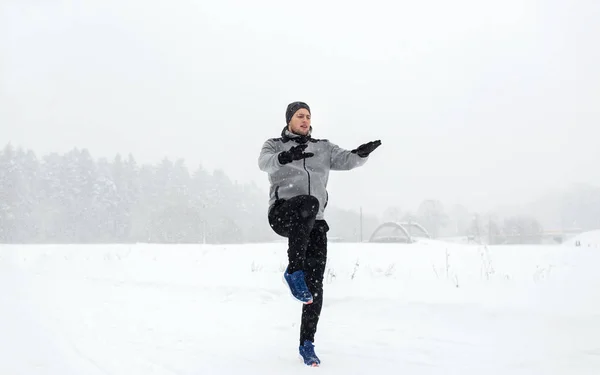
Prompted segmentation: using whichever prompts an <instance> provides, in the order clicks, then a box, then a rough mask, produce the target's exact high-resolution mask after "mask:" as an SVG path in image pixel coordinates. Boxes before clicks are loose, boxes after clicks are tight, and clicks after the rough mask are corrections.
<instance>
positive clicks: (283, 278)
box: [281, 274, 313, 305]
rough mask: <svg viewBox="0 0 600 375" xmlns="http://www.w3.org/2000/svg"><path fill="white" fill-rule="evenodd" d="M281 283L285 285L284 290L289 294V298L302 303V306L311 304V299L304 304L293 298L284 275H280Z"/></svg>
mask: <svg viewBox="0 0 600 375" xmlns="http://www.w3.org/2000/svg"><path fill="white" fill-rule="evenodd" d="M281 281H283V285H285V288H286V289H287V291H288V293H289V294H290V296H291V297H292V298H293V299H294V301H298V302H301V303H302V304H304V305H310V304H311V303H313V300H312V299H311V300H310V301H306V302H304V301H302V300H300V299H298V298H296V297H295V296H294V295H293V294H292V291H291V290H290V286H289V285H288V283H287V280H286V279H285V275H283V274H282V275H281Z"/></svg>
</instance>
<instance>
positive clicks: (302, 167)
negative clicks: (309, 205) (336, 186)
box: [258, 127, 368, 220]
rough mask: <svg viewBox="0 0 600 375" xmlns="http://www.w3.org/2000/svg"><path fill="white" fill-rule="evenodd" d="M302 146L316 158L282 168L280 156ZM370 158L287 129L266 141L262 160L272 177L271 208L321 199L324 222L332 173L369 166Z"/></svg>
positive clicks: (295, 162)
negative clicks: (299, 199) (304, 198)
mask: <svg viewBox="0 0 600 375" xmlns="http://www.w3.org/2000/svg"><path fill="white" fill-rule="evenodd" d="M300 143H308V147H307V148H306V150H304V152H312V153H314V156H313V157H310V158H306V159H302V160H295V161H293V162H291V163H288V164H285V165H282V164H281V163H280V162H279V159H278V155H279V153H281V152H282V151H287V150H289V149H290V148H292V147H293V146H296V145H298V144H300ZM367 159H368V157H364V158H363V157H360V156H358V155H357V154H355V153H352V152H351V151H349V150H344V149H343V148H340V147H338V146H337V145H335V144H333V143H331V142H329V141H328V140H326V139H314V138H312V137H311V136H310V133H309V134H308V136H306V137H303V136H299V135H297V134H294V133H291V132H289V131H288V130H287V127H286V128H284V129H283V131H282V132H281V137H280V138H272V139H268V140H267V141H265V143H264V144H263V146H262V150H261V152H260V156H259V157H258V166H259V168H260V169H261V170H262V171H264V172H267V173H268V174H269V182H270V183H271V187H270V191H269V207H271V206H272V205H273V203H275V201H276V200H277V199H289V198H292V197H294V196H297V195H312V196H314V197H315V198H317V199H318V200H319V212H318V213H317V220H322V219H323V218H324V211H325V207H326V206H327V201H328V199H329V196H328V193H327V181H328V180H329V171H330V170H350V169H353V168H356V167H359V166H361V165H363V164H365V162H366V161H367Z"/></svg>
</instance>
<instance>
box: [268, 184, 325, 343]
mask: <svg viewBox="0 0 600 375" xmlns="http://www.w3.org/2000/svg"><path fill="white" fill-rule="evenodd" d="M318 211H319V201H318V200H317V198H315V197H313V196H310V195H300V196H297V197H293V198H290V199H287V200H283V199H281V200H278V201H277V202H275V204H274V205H273V207H271V209H270V210H269V224H270V225H271V228H273V230H274V231H275V233H277V234H279V235H280V236H283V237H287V238H288V262H289V263H288V272H290V273H291V272H295V271H297V270H303V271H304V273H305V275H306V284H307V286H308V289H309V290H310V292H311V294H312V296H313V303H311V304H310V305H302V323H301V325H300V344H302V343H304V341H305V340H310V341H312V342H314V341H315V333H316V332H317V324H318V323H319V317H320V315H321V308H322V307H323V276H324V274H325V265H326V263H327V232H328V231H329V226H328V225H327V222H326V221H325V220H316V219H315V218H316V215H317V212H318Z"/></svg>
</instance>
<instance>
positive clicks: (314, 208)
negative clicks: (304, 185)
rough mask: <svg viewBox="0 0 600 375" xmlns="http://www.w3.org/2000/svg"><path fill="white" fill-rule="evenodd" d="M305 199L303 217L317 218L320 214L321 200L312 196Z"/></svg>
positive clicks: (306, 196) (302, 210)
mask: <svg viewBox="0 0 600 375" xmlns="http://www.w3.org/2000/svg"><path fill="white" fill-rule="evenodd" d="M304 197H305V198H304V202H303V203H304V204H303V205H302V209H301V215H302V217H304V218H311V217H315V216H317V213H318V212H319V200H318V199H317V198H315V197H313V196H312V195H305V196H304Z"/></svg>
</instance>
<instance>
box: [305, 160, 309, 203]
mask: <svg viewBox="0 0 600 375" xmlns="http://www.w3.org/2000/svg"><path fill="white" fill-rule="evenodd" d="M304 170H305V171H306V174H307V175H308V195H310V173H309V172H308V169H306V159H304Z"/></svg>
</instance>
